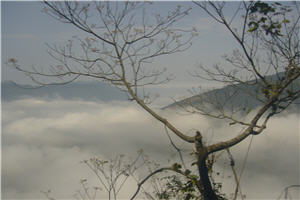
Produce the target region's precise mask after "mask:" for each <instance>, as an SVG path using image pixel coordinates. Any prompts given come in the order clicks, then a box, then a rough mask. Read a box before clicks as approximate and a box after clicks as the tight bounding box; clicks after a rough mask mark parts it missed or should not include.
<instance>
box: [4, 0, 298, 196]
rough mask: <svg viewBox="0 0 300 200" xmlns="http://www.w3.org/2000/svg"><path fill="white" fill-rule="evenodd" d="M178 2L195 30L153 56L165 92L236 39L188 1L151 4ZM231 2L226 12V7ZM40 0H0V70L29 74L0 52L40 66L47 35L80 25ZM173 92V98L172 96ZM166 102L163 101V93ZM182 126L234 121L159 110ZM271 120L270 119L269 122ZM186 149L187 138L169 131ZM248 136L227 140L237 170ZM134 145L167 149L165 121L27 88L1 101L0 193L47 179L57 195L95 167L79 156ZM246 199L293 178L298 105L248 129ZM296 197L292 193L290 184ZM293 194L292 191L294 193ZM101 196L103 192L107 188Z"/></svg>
mask: <svg viewBox="0 0 300 200" xmlns="http://www.w3.org/2000/svg"><path fill="white" fill-rule="evenodd" d="M177 4H182V5H184V6H187V7H189V6H191V7H193V9H192V11H191V13H190V15H189V16H188V17H186V18H185V19H183V21H182V22H181V25H182V26H188V27H190V26H195V27H196V28H197V29H198V31H199V36H198V37H197V38H195V40H194V41H193V46H192V47H191V48H190V49H189V50H187V51H186V52H183V53H180V54H175V55H171V56H167V57H165V58H164V57H163V58H160V59H158V60H157V62H155V63H154V65H156V66H159V67H166V68H167V69H168V71H169V72H170V73H172V74H174V76H175V78H176V79H175V80H174V81H172V82H170V83H169V84H167V85H165V86H163V87H161V88H156V89H157V91H164V92H163V93H162V96H163V97H166V96H178V95H179V96H181V95H188V94H189V93H188V92H187V89H190V88H191V87H198V86H202V87H208V86H212V85H211V83H208V82H203V81H200V80H198V79H195V78H191V77H190V76H189V75H188V73H187V71H188V70H189V71H192V70H194V69H195V68H196V66H197V64H198V63H203V64H207V65H211V64H213V63H215V62H221V61H222V59H221V58H220V56H221V55H223V54H224V53H230V52H231V51H232V49H233V47H234V45H235V42H234V40H233V39H232V37H231V36H230V34H229V33H228V32H226V31H225V29H224V28H223V27H222V26H220V25H219V24H216V23H214V22H213V21H212V20H211V18H209V17H208V16H207V15H205V14H204V13H203V12H202V11H201V10H200V9H199V8H197V7H195V6H194V5H193V4H192V3H191V2H184V3H182V2H181V3H180V2H157V3H155V4H154V5H153V7H152V10H149V12H152V11H156V12H158V11H159V12H161V13H165V12H166V11H167V10H169V9H171V8H173V7H176V5H177ZM231 6H235V4H234V3H231V4H230V5H229V10H228V13H227V14H228V15H232V14H233V13H232V12H230V7H231ZM42 8H43V4H42V3H40V2H8V1H4V2H1V19H2V21H1V28H2V33H1V40H2V51H1V52H2V63H1V64H2V66H1V71H2V80H13V81H16V82H18V83H29V81H28V80H27V79H26V78H25V76H24V75H23V74H21V73H18V72H16V71H14V70H12V69H7V68H6V66H5V65H3V64H4V62H5V61H6V60H7V59H8V58H10V57H15V58H17V59H18V61H19V63H21V64H22V65H26V66H31V65H36V66H44V65H45V66H47V65H49V64H51V63H52V62H53V60H51V59H50V58H49V57H48V55H47V53H46V46H45V43H50V44H52V43H53V44H55V43H57V44H59V43H60V42H63V41H65V40H67V39H69V38H70V37H71V36H73V35H78V34H81V33H80V32H78V30H76V29H75V28H74V27H72V26H71V25H67V24H61V23H60V22H57V21H55V20H54V19H52V18H51V17H49V16H48V15H46V14H44V13H42V12H41V11H42ZM169 100H170V99H169ZM162 102H164V101H162ZM163 115H164V116H166V117H167V118H168V119H170V120H171V121H172V122H174V124H176V125H177V126H178V127H179V129H180V130H182V131H183V132H184V133H187V134H191V135H193V134H194V132H195V130H200V131H201V132H202V133H203V134H204V135H205V138H206V139H207V142H212V141H219V140H221V139H223V138H230V137H232V136H233V135H236V134H238V133H239V131H240V129H238V128H232V127H231V126H228V124H223V123H220V122H219V121H218V122H216V121H213V120H209V119H207V118H204V117H200V116H182V115H177V113H163ZM269 127H270V128H269ZM176 142H177V144H178V145H179V146H180V147H181V148H183V149H185V150H187V149H188V150H190V149H191V147H190V146H189V145H185V144H183V143H182V142H180V141H178V140H176ZM248 143H249V139H248V140H246V141H244V142H243V143H241V145H239V146H238V147H236V148H233V149H232V152H233V155H234V157H235V159H236V162H237V169H238V170H240V168H241V165H242V162H243V160H244V157H245V153H246V149H247V145H248ZM140 148H143V149H144V150H145V152H146V153H147V154H149V155H151V157H152V158H153V159H154V160H156V161H157V162H164V159H165V157H168V158H174V159H175V157H174V155H176V154H175V153H174V149H173V148H172V147H171V146H170V144H169V141H168V139H167V136H166V135H165V133H164V129H163V126H162V125H161V124H160V123H158V122H157V121H155V120H154V119H152V118H151V117H150V116H149V115H148V114H146V113H145V112H144V111H142V110H141V109H140V108H139V107H138V106H136V105H135V104H134V103H133V102H126V101H113V102H101V101H92V100H91V101H88V100H86V101H81V100H66V99H59V98H58V99H48V100H45V99H43V100H41V99H38V98H33V97H29V98H26V99H15V100H12V101H6V102H2V173H1V177H2V195H3V198H4V199H23V198H24V199H25V198H26V199H34V198H36V199H41V198H43V195H42V194H41V193H40V190H47V189H51V190H52V191H53V195H54V196H56V197H57V198H71V195H72V194H73V193H74V191H76V190H77V189H78V188H79V180H80V179H81V178H90V179H91V180H92V181H93V180H94V177H93V176H92V175H91V173H90V172H89V170H88V169H87V168H86V167H84V166H83V165H82V164H80V163H79V162H80V161H82V160H83V159H89V158H90V157H93V156H99V157H104V158H110V157H111V156H113V155H115V154H118V153H127V154H128V155H134V153H133V152H136V151H137V150H139V149H140ZM216 167H217V169H218V170H221V171H222V177H221V181H223V182H228V183H229V184H227V186H226V187H225V188H224V191H225V192H229V191H230V192H231V191H233V190H234V186H233V180H232V176H231V178H228V176H230V175H232V174H231V172H230V166H229V161H228V159H227V158H226V156H225V157H224V158H222V159H220V162H219V163H218V164H217V166H216ZM241 184H242V188H243V192H244V194H246V195H247V197H248V199H275V198H277V197H278V196H279V195H280V193H281V191H282V189H283V188H284V187H286V186H287V185H291V184H299V115H297V114H288V113H287V114H285V115H282V116H278V117H275V118H274V119H272V120H271V121H270V125H269V126H268V130H267V131H266V132H265V133H264V134H262V135H259V136H257V137H255V138H254V140H253V144H252V148H251V151H250V154H249V159H248V162H247V165H246V171H245V172H244V175H243V179H242V182H241ZM135 186H136V185H135V182H134V181H133V180H129V183H128V184H127V186H126V187H127V188H125V189H124V190H123V191H122V192H121V195H120V197H121V198H124V199H126V198H128V196H129V194H132V191H134V189H135ZM293 192H294V193H292V195H293V196H294V197H299V193H298V194H296V193H295V191H293ZM297 195H298V196H297ZM100 197H102V198H105V194H102V195H101V196H100Z"/></svg>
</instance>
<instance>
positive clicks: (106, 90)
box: [1, 81, 127, 101]
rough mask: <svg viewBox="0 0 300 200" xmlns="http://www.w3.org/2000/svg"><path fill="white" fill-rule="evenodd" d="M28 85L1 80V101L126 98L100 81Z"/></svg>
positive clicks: (106, 99)
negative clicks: (38, 86) (31, 86)
mask: <svg viewBox="0 0 300 200" xmlns="http://www.w3.org/2000/svg"><path fill="white" fill-rule="evenodd" d="M27 88H29V86H28V85H20V86H19V85H16V84H15V83H12V82H8V81H4V82H1V99H2V101H11V100H16V99H22V98H30V97H34V98H47V99H49V98H50V99H52V98H63V99H67V100H74V99H81V100H101V101H112V100H127V96H126V94H125V93H124V92H121V91H120V90H118V89H117V88H114V87H112V86H110V85H108V84H105V83H102V82H80V81H78V82H73V83H69V84H66V85H48V86H44V87H40V88H35V89H27Z"/></svg>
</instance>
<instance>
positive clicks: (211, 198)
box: [198, 152, 218, 200]
mask: <svg viewBox="0 0 300 200" xmlns="http://www.w3.org/2000/svg"><path fill="white" fill-rule="evenodd" d="M206 158H207V154H206V153H205V152H199V155H198V170H199V176H200V180H201V182H202V187H203V189H202V191H201V193H202V195H203V197H204V199H205V200H217V199H218V196H217V195H216V193H215V191H214V190H213V188H212V186H211V182H210V179H209V176H208V169H207V166H206Z"/></svg>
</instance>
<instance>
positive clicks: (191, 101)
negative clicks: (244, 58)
mask: <svg viewBox="0 0 300 200" xmlns="http://www.w3.org/2000/svg"><path fill="white" fill-rule="evenodd" d="M267 79H268V80H277V77H276V75H272V76H268V77H267ZM292 87H293V88H294V90H297V89H298V90H299V89H300V79H299V78H298V79H297V80H296V81H295V82H294V84H293V86H292ZM258 90H260V88H259V87H258V84H256V85H247V86H245V85H242V84H236V85H228V86H225V87H223V88H220V89H214V90H210V91H207V92H204V93H201V94H199V95H194V96H191V97H189V98H186V99H183V100H181V101H177V102H175V103H172V104H170V105H168V106H166V107H164V108H163V109H175V108H179V107H185V106H191V105H192V106H193V107H196V108H197V107H198V106H202V107H203V104H205V103H207V102H210V101H217V102H218V103H220V104H222V105H223V106H224V108H227V109H231V108H232V107H235V108H243V107H245V108H247V109H254V108H256V107H258V106H260V105H261V104H262V103H261V102H260V101H258V100H257V98H256V97H255V94H256V93H257V92H256V91H258ZM244 91H247V92H244ZM260 97H261V98H263V97H262V96H260ZM206 105H208V104H206ZM216 106H217V105H216ZM291 107H293V108H296V109H294V111H295V112H299V108H300V99H297V100H296V101H295V102H294V104H293V105H292V106H291Z"/></svg>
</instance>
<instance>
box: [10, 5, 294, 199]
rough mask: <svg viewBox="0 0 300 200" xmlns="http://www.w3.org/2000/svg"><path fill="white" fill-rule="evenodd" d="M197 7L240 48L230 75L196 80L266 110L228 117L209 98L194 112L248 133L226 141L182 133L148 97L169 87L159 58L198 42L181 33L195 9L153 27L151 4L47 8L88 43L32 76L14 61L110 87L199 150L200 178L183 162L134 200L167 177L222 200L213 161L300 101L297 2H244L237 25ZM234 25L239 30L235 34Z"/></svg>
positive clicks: (58, 55)
mask: <svg viewBox="0 0 300 200" xmlns="http://www.w3.org/2000/svg"><path fill="white" fill-rule="evenodd" d="M194 3H195V4H196V5H198V6H199V7H200V8H201V9H202V10H203V11H205V12H206V13H207V14H208V15H209V16H211V17H212V19H213V20H215V21H217V22H218V23H220V24H222V25H224V26H225V27H226V28H227V30H228V31H229V33H231V34H232V36H233V38H234V39H235V41H237V45H238V49H237V50H235V51H234V52H233V54H232V55H231V56H226V57H225V59H226V61H228V62H229V63H230V64H231V68H229V69H224V68H222V67H221V66H219V65H216V66H215V67H214V70H211V69H208V68H206V67H204V66H202V67H201V68H202V72H201V73H198V74H196V76H199V77H202V78H206V79H209V80H213V81H218V82H222V83H227V84H230V85H232V87H233V88H236V89H237V91H244V92H246V93H249V96H251V97H253V98H255V99H258V100H259V101H260V103H261V105H260V107H259V108H258V109H257V110H255V111H252V112H251V115H250V119H248V118H247V119H246V120H241V119H240V118H236V116H235V114H236V113H237V112H238V111H239V110H235V108H234V109H232V110H231V112H229V113H228V112H227V110H226V107H225V105H224V103H226V101H218V99H215V98H212V97H210V98H209V99H204V100H206V101H205V102H203V105H202V106H193V105H192V104H190V106H189V109H190V108H191V107H192V109H190V110H189V111H190V112H193V113H199V114H202V115H207V116H210V117H213V118H217V119H224V120H228V121H229V123H230V124H231V125H240V126H241V127H242V129H243V131H242V132H241V133H239V134H238V135H237V136H235V137H233V138H232V139H230V140H227V141H222V142H218V143H215V144H209V145H206V144H204V143H203V141H202V134H201V133H200V132H199V131H197V132H196V134H195V136H189V135H187V134H185V133H184V132H182V131H180V130H179V129H177V128H176V125H174V124H172V123H170V121H168V120H167V119H166V118H164V117H163V116H162V115H160V114H158V113H157V112H156V111H155V110H154V109H152V108H151V107H150V105H149V103H150V102H151V99H150V98H149V95H148V94H147V93H145V90H144V88H145V86H148V85H157V84H162V83H164V82H166V81H169V78H168V77H166V76H165V75H164V72H165V70H164V69H159V70H157V69H153V68H152V66H151V64H150V63H151V62H152V61H153V60H154V59H155V58H156V57H158V56H163V55H169V54H173V53H178V52H181V51H184V50H185V49H187V48H188V47H189V46H190V41H191V39H192V38H193V36H195V35H196V34H195V30H194V29H193V28H191V29H190V30H182V29H179V28H175V27H174V25H175V23H176V22H177V21H178V20H180V19H181V18H182V17H184V16H185V15H187V14H188V11H189V9H186V10H183V9H182V7H180V6H178V8H177V9H176V10H174V11H172V12H169V13H167V15H166V16H161V15H156V16H155V17H154V20H153V19H152V20H149V19H148V18H147V15H146V10H145V7H144V6H145V5H146V4H147V3H142V2H122V3H120V2H93V3H87V2H84V3H83V2H70V1H67V2H47V1H46V2H45V4H46V8H45V12H46V13H47V14H49V15H50V16H52V17H53V18H55V19H57V20H58V21H61V22H63V23H67V24H71V25H73V26H75V27H77V28H78V29H79V30H81V31H82V32H83V33H85V34H86V35H87V36H86V37H85V38H81V37H74V38H72V39H71V40H69V41H68V42H67V43H66V44H65V45H64V46H63V45H48V47H49V51H48V52H49V55H50V56H51V57H53V58H54V59H55V60H56V61H57V62H58V64H57V65H53V66H50V67H49V68H47V69H45V68H33V69H31V70H28V69H26V68H24V67H22V66H21V65H20V64H18V62H17V60H16V59H14V58H11V59H10V60H9V61H8V63H9V65H11V66H13V67H15V68H16V69H17V70H19V71H22V72H24V73H26V74H27V75H28V76H29V77H30V78H31V79H32V80H33V81H34V82H36V83H38V84H40V85H45V84H63V83H69V82H72V81H74V80H76V79H77V78H79V77H81V76H85V77H91V78H96V79H100V80H103V81H105V82H108V83H110V84H112V85H114V86H116V87H118V88H120V89H121V90H123V91H125V92H126V93H127V94H128V96H129V97H130V100H133V101H135V102H136V103H137V104H138V105H140V106H141V107H142V108H143V109H144V110H145V111H146V112H148V113H149V114H150V115H151V116H152V117H154V118H155V119H156V120H158V121H159V122H161V123H162V124H163V125H164V126H165V127H166V128H167V129H168V130H169V131H170V132H172V133H173V134H175V135H176V136H178V137H179V138H180V139H182V140H183V141H185V142H187V143H191V144H194V154H193V155H195V158H196V162H195V166H197V169H198V175H197V176H193V175H191V174H190V171H187V170H182V168H181V165H180V164H177V163H175V164H174V165H172V166H169V167H163V168H159V169H157V170H155V171H152V172H151V173H150V174H149V175H148V176H147V177H146V178H145V179H144V180H143V181H141V182H139V183H138V189H137V192H136V193H135V194H134V195H133V197H132V198H131V199H134V198H135V196H136V195H137V193H138V192H139V190H140V188H141V186H142V185H143V183H144V182H145V181H147V180H148V179H149V178H150V177H151V176H153V175H155V174H158V173H160V172H163V171H168V170H169V171H173V172H175V173H177V174H179V175H182V176H184V177H185V178H186V179H189V180H190V181H191V182H192V183H193V184H194V187H195V188H197V190H198V191H199V193H200V194H201V198H202V197H203V198H204V199H206V200H208V199H210V200H213V199H220V198H222V197H221V196H220V195H218V194H217V193H216V190H215V188H214V187H213V186H212V183H211V179H210V176H209V168H210V166H209V164H210V163H209V159H208V158H209V157H210V156H211V155H212V154H213V153H215V152H219V151H223V150H227V149H229V148H230V147H232V146H235V145H237V144H239V143H240V142H241V141H243V140H244V139H246V138H247V137H249V136H251V135H258V134H260V133H262V132H263V131H264V130H265V129H266V127H267V123H268V121H269V119H270V118H271V117H272V116H274V115H276V114H278V113H280V112H282V111H283V110H285V109H286V108H288V107H289V106H290V105H291V104H292V103H293V102H294V101H295V100H296V99H297V98H299V94H300V93H299V88H298V89H297V88H296V87H294V86H293V83H294V82H295V81H297V79H298V78H299V76H300V68H299V57H300V53H299V18H300V16H299V9H298V3H295V8H296V9H294V10H293V11H290V7H286V6H284V5H281V4H278V3H274V4H269V3H262V2H241V3H240V6H239V7H238V8H237V10H236V12H234V15H233V17H232V18H227V17H226V16H227V15H225V14H224V8H225V5H226V3H224V2H194ZM92 10H93V11H92ZM292 12H293V14H292V15H291V13H292ZM135 15H138V16H139V17H135ZM236 19H242V20H236ZM99 21H100V23H99ZM236 21H237V22H236ZM235 23H238V26H237V27H240V28H234V25H235ZM77 46H79V48H76V47H77ZM259 56H261V57H263V58H264V59H261V58H260V57H259ZM203 72H204V73H203ZM271 73H275V74H276V78H275V79H272V80H269V79H268V78H267V77H266V76H267V75H268V74H271ZM205 74H206V76H205ZM253 85H256V86H257V88H258V89H257V90H256V91H255V92H254V93H253V92H251V91H250V90H247V87H249V86H253ZM235 94H236V92H233V93H230V94H227V95H225V97H226V98H225V99H226V100H227V101H228V100H230V99H232V98H234V97H235V96H234V95H235ZM212 100H213V101H212ZM207 101H209V102H208V103H212V105H213V106H214V111H211V110H210V109H209V108H212V107H211V106H208V107H206V105H207V104H206V103H207ZM207 108H208V109H207ZM215 110H217V112H215ZM190 198H191V197H187V198H186V199H190Z"/></svg>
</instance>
